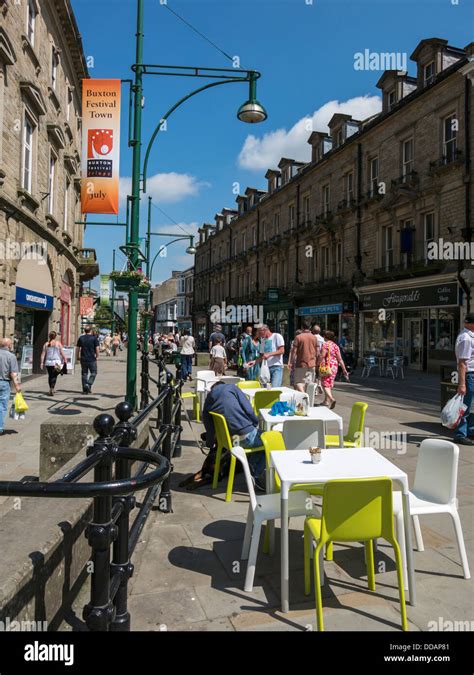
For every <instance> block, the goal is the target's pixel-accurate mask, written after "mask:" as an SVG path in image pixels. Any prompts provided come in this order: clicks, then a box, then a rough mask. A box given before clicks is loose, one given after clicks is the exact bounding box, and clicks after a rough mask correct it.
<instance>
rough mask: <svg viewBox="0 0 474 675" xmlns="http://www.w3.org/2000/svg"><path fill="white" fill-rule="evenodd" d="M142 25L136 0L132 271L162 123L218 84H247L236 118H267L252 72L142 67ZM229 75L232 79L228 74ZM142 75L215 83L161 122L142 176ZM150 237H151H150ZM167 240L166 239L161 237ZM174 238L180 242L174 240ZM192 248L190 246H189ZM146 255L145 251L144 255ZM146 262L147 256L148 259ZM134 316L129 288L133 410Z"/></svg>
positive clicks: (134, 302)
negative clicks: (142, 206) (149, 172)
mask: <svg viewBox="0 0 474 675" xmlns="http://www.w3.org/2000/svg"><path fill="white" fill-rule="evenodd" d="M143 25H144V0H137V32H136V59H135V64H134V65H133V66H132V70H133V71H134V73H135V79H134V84H133V86H132V91H133V97H134V100H133V111H134V115H133V116H134V119H133V138H132V139H131V140H130V142H129V143H130V145H131V146H132V148H133V160H132V194H131V197H130V202H131V214H130V237H129V241H128V242H127V250H128V251H129V266H130V267H131V268H132V269H137V266H138V261H139V259H140V250H139V237H140V189H141V186H140V182H141V181H142V187H143V192H146V176H147V167H148V159H149V156H150V151H151V147H152V145H153V143H154V141H155V138H156V136H157V134H158V132H159V130H160V128H161V126H162V124H163V122H164V121H165V120H166V119H167V118H168V117H169V116H170V115H171V114H172V113H173V112H174V111H175V110H176V109H177V108H178V107H179V106H180V105H181V104H182V103H184V102H185V101H187V100H188V99H190V98H191V97H192V96H195V95H196V94H198V93H200V92H202V91H205V90H206V89H210V88H211V87H215V86H218V85H221V84H228V83H231V82H248V83H249V98H248V100H247V101H246V102H245V103H244V104H243V105H242V106H241V107H240V108H239V110H238V112H237V117H238V119H239V120H241V121H242V122H248V123H251V124H253V123H256V122H262V121H264V120H265V119H266V118H267V113H266V111H265V109H264V107H263V106H262V105H261V104H260V103H259V101H258V100H257V97H256V94H257V92H256V87H257V85H256V83H257V79H258V78H259V77H260V73H258V72H257V71H254V70H236V69H230V68H201V67H195V66H163V65H151V64H145V63H143V41H144V34H143ZM230 73H232V75H231V74H230ZM143 75H164V76H166V75H168V76H170V75H174V76H181V77H199V78H200V77H203V78H208V79H214V80H217V81H215V82H210V83H208V84H206V85H205V86H203V87H199V88H198V89H196V90H194V91H192V92H191V93H190V94H188V95H187V96H185V97H183V98H182V99H180V100H179V101H178V102H177V103H176V104H175V105H174V106H173V107H172V108H170V110H168V112H167V113H166V115H164V117H162V118H161V120H160V122H159V124H158V126H157V128H156V129H155V131H154V133H153V135H152V137H151V139H150V142H149V144H148V148H147V152H146V157H145V163H144V167H143V174H141V145H142V141H141V131H142V106H143ZM150 234H154V233H150ZM164 236H167V235H164ZM178 238H184V236H183V237H178ZM191 244H192V242H191ZM148 254H149V251H148ZM148 258H149V255H148ZM152 268H153V263H152V265H151V267H150V275H151V272H152ZM137 314H138V293H137V290H136V289H133V288H131V289H130V294H129V306H128V350H127V393H126V399H127V401H128V402H129V403H130V404H131V405H132V406H133V407H136V388H137V326H138V323H137V319H138V317H137Z"/></svg>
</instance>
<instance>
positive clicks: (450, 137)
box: [443, 114, 458, 164]
mask: <svg viewBox="0 0 474 675" xmlns="http://www.w3.org/2000/svg"><path fill="white" fill-rule="evenodd" d="M457 130H458V120H457V118H456V115H455V114H452V115H449V116H448V117H446V118H445V119H444V121H443V160H444V162H445V163H446V164H449V163H450V162H453V161H454V160H455V159H456V149H457V148H456V145H457Z"/></svg>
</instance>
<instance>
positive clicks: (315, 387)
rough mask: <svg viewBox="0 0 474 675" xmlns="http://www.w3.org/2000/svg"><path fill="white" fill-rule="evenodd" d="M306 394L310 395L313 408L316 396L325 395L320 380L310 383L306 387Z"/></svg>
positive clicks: (310, 404) (310, 405)
mask: <svg viewBox="0 0 474 675" xmlns="http://www.w3.org/2000/svg"><path fill="white" fill-rule="evenodd" d="M306 393H307V394H308V399H309V407H310V408H313V407H314V402H315V399H316V396H317V395H318V394H324V390H323V387H322V385H321V382H320V381H319V380H317V381H316V382H310V383H309V384H308V385H307V386H306Z"/></svg>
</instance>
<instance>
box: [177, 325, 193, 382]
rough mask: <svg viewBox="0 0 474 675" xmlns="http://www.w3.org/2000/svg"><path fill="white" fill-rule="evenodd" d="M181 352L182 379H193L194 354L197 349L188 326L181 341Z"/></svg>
mask: <svg viewBox="0 0 474 675" xmlns="http://www.w3.org/2000/svg"><path fill="white" fill-rule="evenodd" d="M179 348H180V353H181V379H182V380H192V379H193V378H192V372H193V356H194V353H195V351H196V343H195V342H194V338H193V336H192V335H191V331H190V330H189V329H188V328H185V329H184V330H183V335H182V337H181V338H180V341H179Z"/></svg>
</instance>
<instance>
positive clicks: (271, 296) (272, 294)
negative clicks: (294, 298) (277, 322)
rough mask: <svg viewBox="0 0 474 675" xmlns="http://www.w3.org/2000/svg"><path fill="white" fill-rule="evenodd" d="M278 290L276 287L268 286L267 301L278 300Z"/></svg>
mask: <svg viewBox="0 0 474 675" xmlns="http://www.w3.org/2000/svg"><path fill="white" fill-rule="evenodd" d="M279 300H280V291H279V290H278V288H269V289H268V290H267V302H279Z"/></svg>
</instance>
